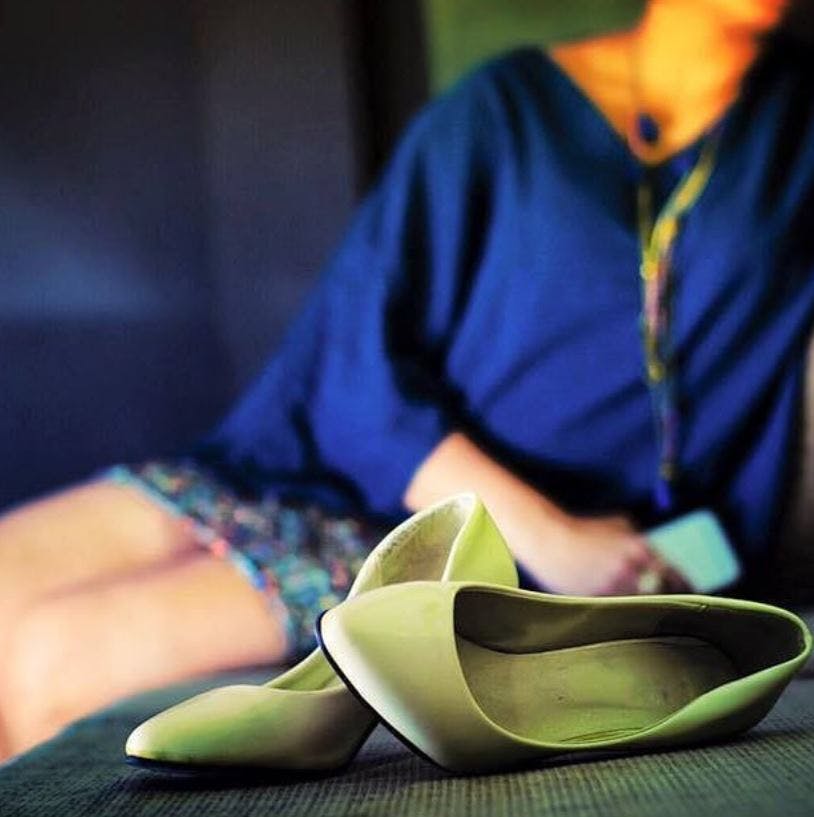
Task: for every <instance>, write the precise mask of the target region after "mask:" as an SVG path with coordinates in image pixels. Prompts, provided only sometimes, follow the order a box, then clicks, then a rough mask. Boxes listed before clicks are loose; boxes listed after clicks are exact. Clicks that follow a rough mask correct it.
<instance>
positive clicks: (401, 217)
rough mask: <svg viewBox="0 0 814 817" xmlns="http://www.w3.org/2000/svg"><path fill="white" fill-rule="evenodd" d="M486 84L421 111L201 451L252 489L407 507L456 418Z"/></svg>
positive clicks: (477, 80) (370, 507) (483, 162)
mask: <svg viewBox="0 0 814 817" xmlns="http://www.w3.org/2000/svg"><path fill="white" fill-rule="evenodd" d="M483 86H484V81H483V78H482V77H480V76H479V75H478V74H475V75H474V76H473V77H471V78H470V79H469V80H468V81H466V82H465V83H462V84H461V85H460V86H459V87H458V88H457V89H455V90H454V91H453V92H451V93H450V94H448V95H447V96H445V97H442V98H441V99H439V100H438V101H436V102H435V103H433V104H432V105H431V106H429V107H428V108H427V109H426V110H425V111H423V112H422V114H420V115H419V117H418V118H417V119H416V120H415V121H414V123H413V124H412V126H411V127H410V129H409V130H408V132H407V134H406V136H405V137H404V139H403V140H402V142H401V144H400V145H399V147H398V149H397V151H396V153H395V155H394V157H393V159H392V161H391V162H390V165H389V167H388V168H387V170H386V172H385V173H384V175H383V177H382V179H381V180H380V182H379V184H378V185H377V186H376V187H375V189H374V190H373V191H372V192H371V193H370V194H369V195H368V196H367V198H366V199H365V201H364V202H363V204H362V206H361V207H360V209H359V211H358V213H357V215H356V218H355V219H354V221H353V223H352V225H351V227H350V229H349V231H348V233H347V235H346V237H345V240H344V241H343V243H342V245H341V246H340V248H339V250H338V252H337V253H336V254H335V256H334V258H333V260H332V261H331V262H330V263H329V264H328V265H327V267H326V269H325V270H323V273H322V275H321V277H320V279H319V281H318V284H317V286H316V288H315V290H314V291H313V292H312V293H311V296H310V298H309V299H308V300H307V303H306V305H305V307H304V309H303V310H302V312H301V314H300V315H299V316H298V317H297V319H296V320H295V321H294V323H293V325H292V326H291V327H290V329H289V331H288V333H287V335H286V336H285V339H284V341H283V343H282V345H281V347H280V348H279V349H278V350H277V352H276V354H274V355H273V357H272V358H271V360H270V361H269V362H268V364H267V366H266V368H265V370H264V371H263V372H262V374H261V376H260V377H259V379H258V380H257V381H256V383H254V385H253V386H252V387H251V388H250V389H249V390H248V392H247V393H246V394H245V395H244V396H243V398H242V399H241V400H240V401H239V402H238V403H237V405H236V407H235V408H234V409H233V410H232V411H231V413H229V414H228V416H227V417H226V418H225V420H224V421H223V422H222V423H221V424H220V425H219V426H218V427H217V428H216V429H215V430H214V431H213V432H212V433H211V434H209V435H208V436H207V437H206V438H205V439H204V440H203V441H202V442H201V443H200V445H199V446H197V448H196V449H195V451H194V456H195V457H197V458H199V459H200V460H202V461H204V462H205V463H206V464H208V465H209V466H212V467H215V468H216V469H218V470H219V471H220V472H221V474H225V475H228V476H229V477H230V478H231V479H232V480H233V481H234V482H235V483H236V484H238V485H240V486H242V487H244V488H247V489H248V490H250V491H251V492H253V493H267V492H269V491H271V492H277V493H278V494H281V495H292V494H293V495H296V496H298V497H300V498H313V499H318V500H321V501H322V502H323V503H324V504H327V505H329V506H331V507H336V506H341V507H345V508H348V509H352V510H358V511H362V512H366V513H371V514H375V515H382V516H392V517H395V516H398V515H400V514H402V513H403V510H404V509H403V506H402V502H401V497H402V496H403V494H404V491H405V489H406V487H407V485H408V484H409V481H410V478H411V477H412V474H413V473H414V471H415V469H416V468H417V466H418V465H419V464H420V463H421V461H422V460H423V459H424V458H425V457H426V456H427V455H428V454H429V453H430V451H431V450H432V449H433V448H434V447H435V446H436V444H437V443H438V442H439V441H440V440H441V439H442V438H443V437H444V436H445V435H447V434H448V433H449V432H450V430H451V429H452V428H453V427H454V425H455V401H456V395H455V393H454V391H453V390H452V389H451V388H450V386H449V383H448V381H447V378H446V377H445V350H446V348H447V345H448V342H449V339H450V336H451V333H453V332H454V331H455V316H456V308H459V306H460V302H461V299H462V297H464V294H465V287H466V279H467V276H468V275H469V274H470V273H471V269H472V266H473V264H474V263H475V259H476V258H477V254H478V246H479V242H480V240H481V239H480V238H479V232H482V230H480V228H481V227H482V225H481V224H479V223H478V222H479V221H480V220H482V217H483V213H484V210H485V204H484V197H485V189H486V187H488V183H487V177H488V173H489V161H490V160H489V157H488V153H489V151H488V150H487V149H486V148H487V147H488V142H489V140H488V139H484V138H483V136H485V135H488V133H489V122H488V119H489V107H490V106H489V103H488V93H486V94H485V93H484V88H483ZM270 285H271V282H270Z"/></svg>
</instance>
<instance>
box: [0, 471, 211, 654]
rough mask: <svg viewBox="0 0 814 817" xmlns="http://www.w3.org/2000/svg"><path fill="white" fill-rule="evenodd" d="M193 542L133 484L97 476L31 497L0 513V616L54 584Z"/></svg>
mask: <svg viewBox="0 0 814 817" xmlns="http://www.w3.org/2000/svg"><path fill="white" fill-rule="evenodd" d="M195 547H196V546H195V543H194V541H193V538H192V532H191V529H190V527H189V525H187V524H185V523H184V522H183V520H182V519H181V518H179V517H175V516H173V515H172V514H170V513H169V512H168V511H166V510H164V509H163V508H162V507H161V506H160V505H158V504H157V503H155V502H152V501H150V500H149V499H147V498H146V497H145V496H144V495H142V494H141V492H140V491H138V490H137V489H134V488H128V487H125V486H121V485H116V484H115V483H112V482H104V481H101V482H95V483H89V484H87V485H81V486H78V487H75V488H70V489H68V490H66V491H63V492H61V493H58V494H54V495H53V496H49V497H46V498H44V499H40V500H37V501H35V502H31V503H29V504H27V505H24V506H22V507H20V508H18V509H16V510H14V511H12V512H10V513H8V514H6V515H4V516H0V622H7V621H9V620H11V619H13V618H14V617H16V616H17V615H18V614H19V613H20V612H21V611H22V610H24V609H25V608H26V607H28V606H29V605H30V604H32V603H33V602H35V601H37V600H38V599H40V598H42V597H43V596H46V595H49V594H51V593H54V592H56V591H57V590H61V589H64V588H67V587H70V586H72V585H75V584H79V583H82V582H87V581H91V580H97V579H101V578H110V577H113V576H115V575H117V574H119V573H122V572H128V571H132V570H134V569H137V568H143V567H149V566H152V565H156V564H159V563H161V562H163V561H166V560H168V559H172V558H175V557H177V556H178V555H179V554H182V553H188V552H190V551H192V550H194V549H195ZM0 627H2V624H0ZM2 650H3V633H2V630H1V629H0V653H1V652H2Z"/></svg>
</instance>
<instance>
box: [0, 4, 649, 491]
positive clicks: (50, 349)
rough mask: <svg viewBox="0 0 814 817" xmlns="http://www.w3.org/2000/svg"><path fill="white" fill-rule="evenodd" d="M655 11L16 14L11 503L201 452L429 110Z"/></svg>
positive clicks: (1, 75) (10, 179)
mask: <svg viewBox="0 0 814 817" xmlns="http://www.w3.org/2000/svg"><path fill="white" fill-rule="evenodd" d="M643 4H644V0H614V2H609V0H569V2H568V3H560V2H557V3H554V2H543V1H542V0H512V2H511V3H507V2H505V0H388V2H386V3H384V2H375V1H374V0H300V2H291V0H228V2H227V0H71V2H70V3H65V2H58V0H4V2H2V3H1V4H0V105H2V116H0V202H1V203H2V219H0V429H1V431H0V507H4V506H8V505H9V504H11V503H14V502H17V501H19V500H21V499H23V498H26V497H29V496H31V495H32V494H35V493H38V492H41V491H45V490H49V489H51V488H54V487H57V486H59V485H62V484H65V483H66V482H69V481H71V480H76V479H80V478H82V477H85V476H87V475H88V474H90V473H92V472H93V471H94V470H95V469H98V468H100V467H103V466H106V465H108V464H111V463H114V462H120V461H136V460H139V459H141V458H145V457H152V456H163V455H168V454H172V453H173V452H175V451H179V450H181V449H183V448H184V447H185V446H187V445H189V444H190V443H191V442H192V441H194V440H195V439H196V438H197V437H198V436H200V434H202V433H203V432H204V431H206V430H207V429H208V428H209V427H210V426H211V425H212V423H213V422H214V421H215V420H216V419H217V418H218V417H219V416H220V415H221V414H222V412H223V411H224V410H225V409H226V407H227V406H228V405H229V404H230V402H231V401H232V400H233V399H234V397H235V396H236V395H237V394H238V393H239V392H240V390H241V389H242V388H244V387H245V386H246V384H247V383H248V382H249V381H250V380H251V379H252V378H253V377H254V376H255V375H256V374H257V372H258V371H259V369H260V368H261V367H262V364H263V361H264V360H265V359H266V357H267V356H268V354H269V353H270V351H271V350H273V348H274V346H275V345H276V343H277V342H278V341H279V339H280V336H281V334H282V332H283V331H284V329H285V327H286V325H287V324H288V322H289V320H290V318H291V316H292V314H293V313H295V312H296V309H297V307H298V305H299V303H300V301H301V299H302V297H303V295H304V293H305V292H306V291H307V289H308V288H309V287H310V286H311V284H312V283H313V281H314V279H315V277H316V276H317V274H318V273H319V270H320V268H321V265H322V264H323V262H324V261H325V260H326V258H327V257H328V255H329V254H330V251H331V249H332V247H333V246H334V245H335V243H336V242H337V240H338V238H339V237H340V235H341V232H342V230H343V228H344V226H345V225H346V224H347V222H348V219H349V216H350V214H351V212H352V210H353V207H354V205H355V203H356V202H357V201H358V199H359V198H360V197H361V195H363V193H364V191H365V190H366V189H367V188H368V187H369V185H370V184H371V182H372V180H374V179H375V177H376V175H377V173H378V171H379V170H380V168H381V166H382V163H383V162H384V161H385V160H386V157H387V156H388V154H389V152H390V150H391V148H392V146H393V143H394V140H395V139H396V137H397V135H398V133H399V132H400V131H401V129H402V128H403V126H404V124H405V122H406V121H407V120H408V119H409V117H410V116H411V115H412V114H413V112H414V111H415V110H416V109H417V108H418V107H420V106H421V105H422V104H423V103H424V102H425V101H426V100H427V99H428V98H429V97H430V96H431V95H432V94H433V93H438V92H440V91H441V90H443V89H444V88H445V87H446V86H448V85H449V84H450V83H451V82H454V81H455V79H456V78H457V77H458V76H459V75H460V74H461V73H462V72H463V71H465V70H466V69H467V68H469V67H470V66H471V65H472V64H473V63H476V62H478V61H479V60H481V59H484V58H485V57H487V56H489V55H490V54H492V53H494V52H497V51H500V50H502V49H505V48H509V47H512V46H515V45H519V44H524V43H532V44H538V45H541V44H545V43H546V42H550V41H553V40H558V39H567V38H571V37H577V36H584V35H587V34H591V33H596V32H599V31H603V30H609V29H613V28H622V27H625V26H628V25H630V24H632V23H634V22H635V20H636V19H637V17H638V15H639V14H640V13H641V11H642V8H643ZM554 12H556V15H555V14H554Z"/></svg>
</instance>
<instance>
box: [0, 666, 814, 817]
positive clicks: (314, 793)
mask: <svg viewBox="0 0 814 817" xmlns="http://www.w3.org/2000/svg"><path fill="white" fill-rule="evenodd" d="M266 675H267V673H265V674H263V675H257V674H254V675H249V676H241V677H240V680H248V681H249V682H257V681H259V680H261V679H262V678H264V677H266ZM234 680H235V678H234V676H232V677H223V678H220V679H218V682H219V683H224V682H234ZM211 685H212V682H209V683H202V684H199V685H195V686H194V687H193V686H189V685H188V686H185V687H183V688H175V689H173V690H170V691H161V692H157V693H150V694H148V695H143V696H140V697H138V698H134V699H131V700H129V701H126V702H124V703H122V704H119V705H117V706H115V707H113V708H112V709H109V710H107V711H105V712H103V713H100V714H98V715H96V716H94V717H91V718H87V719H85V720H83V721H80V722H79V723H77V724H75V725H74V726H72V727H71V728H69V729H68V730H67V731H65V732H64V733H63V734H61V735H60V736H59V737H57V738H55V739H54V740H52V741H51V742H49V743H47V744H44V745H43V746H41V747H39V748H38V749H36V750H34V751H33V752H30V753H29V754H27V755H25V756H23V757H21V758H19V759H17V760H16V761H14V762H13V763H11V764H9V765H7V766H5V767H3V768H2V769H0V815H1V816H2V817H57V816H58V817H80V816H81V815H89V817H108V815H110V817H113V815H115V817H121V816H122V815H126V816H127V817H139V816H140V815H145V816H146V815H149V817H186V816H187V815H189V817H199V815H207V817H208V816H210V815H211V816H213V817H219V816H220V815H224V817H226V815H228V817H244V816H245V817H254V815H257V816H258V817H260V816H261V815H262V817H271V815H274V817H317V815H319V817H343V815H365V817H373V815H382V817H385V816H386V817H408V815H409V817H438V815H449V816H450V817H481V816H482V817H504V816H505V817H509V816H510V815H511V817H516V816H517V815H542V814H546V815H549V814H550V815H574V817H577V815H578V816H579V817H593V815H596V817H614V815H619V817H639V815H648V817H649V816H650V815H660V817H679V815H680V816H681V817H684V815H692V817H722V815H724V816H725V817H729V815H737V817H752V816H753V815H754V817H758V816H759V817H770V816H771V815H778V817H780V816H781V815H782V817H798V816H799V817H810V815H811V814H812V813H814V672H812V671H810V670H809V671H808V672H807V673H805V674H804V675H803V676H802V677H800V678H799V679H798V680H796V681H794V683H793V684H792V685H791V687H790V688H789V689H788V690H787V691H786V692H785V693H784V695H783V696H782V698H781V699H780V701H779V702H778V704H777V706H776V707H775V709H774V710H773V711H772V713H771V714H770V715H769V717H768V718H767V719H766V720H765V721H764V722H763V723H762V724H760V725H759V726H758V727H757V728H756V729H754V730H753V731H752V732H750V733H749V734H748V735H746V736H744V737H742V738H740V739H738V740H735V741H733V742H729V743H725V744H719V745H714V746H705V747H699V748H692V749H683V750H675V751H669V752H661V753H658V754H647V755H639V756H617V757H613V758H609V757H607V758H602V759H596V758H591V759H587V760H585V759H583V760H580V761H574V760H571V761H568V762H563V761H557V762H552V763H548V764H546V765H545V766H541V767H539V768H536V769H533V770H529V771H521V772H514V773H511V774H499V775H485V776H481V777H469V778H467V777H453V776H451V775H448V774H446V773H444V772H442V771H440V770H438V769H436V768H435V767H434V766H432V765H430V764H429V763H427V762H426V761H424V760H421V759H420V758H418V757H415V756H414V755H412V754H411V753H410V752H409V750H407V749H406V748H404V747H403V746H402V745H401V744H400V743H398V742H397V741H396V740H395V739H394V738H392V737H391V736H390V735H389V734H388V733H387V732H385V731H384V730H383V729H381V728H380V729H378V730H377V731H376V732H374V734H373V736H372V737H371V739H370V740H369V741H368V743H367V745H366V746H365V748H364V749H363V750H362V752H361V754H360V755H359V757H358V758H357V759H356V760H355V761H354V763H353V764H352V765H351V766H350V767H349V768H348V769H346V770H344V771H342V772H339V773H336V774H331V775H327V776H320V777H295V776H292V775H285V776H276V777H275V776H272V775H267V776H266V775H262V776H260V777H259V778H257V779H251V780H217V779H212V778H197V779H185V778H162V777H159V776H156V775H154V774H150V773H148V772H145V771H142V770H139V769H134V768H132V767H129V766H127V765H125V763H124V760H123V757H122V746H123V742H124V739H125V737H126V736H127V734H128V732H129V731H130V729H132V728H133V727H134V726H135V725H136V724H137V723H138V722H139V721H141V720H143V719H144V718H145V717H146V716H148V715H150V714H152V713H153V712H155V711H157V710H159V709H161V708H163V707H164V706H167V705H169V704H170V703H173V702H174V701H176V700H180V699H182V698H184V697H186V696H187V695H189V694H191V693H193V692H195V691H198V689H199V688H201V687H208V686H211Z"/></svg>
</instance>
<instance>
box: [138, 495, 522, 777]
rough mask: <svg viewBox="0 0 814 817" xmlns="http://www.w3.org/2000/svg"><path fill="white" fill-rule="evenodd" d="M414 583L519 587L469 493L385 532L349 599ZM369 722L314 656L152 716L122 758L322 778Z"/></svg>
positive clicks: (167, 766)
mask: <svg viewBox="0 0 814 817" xmlns="http://www.w3.org/2000/svg"><path fill="white" fill-rule="evenodd" d="M417 579H440V580H441V581H446V580H452V579H474V580H484V581H490V582H495V583H498V584H507V585H512V586H516V585H517V571H516V568H515V565H514V561H513V559H512V556H511V554H510V553H509V550H508V548H507V547H506V543H505V542H504V540H503V537H502V536H501V535H500V533H499V532H498V530H497V528H496V527H495V524H494V522H493V521H492V519H491V517H490V516H489V514H488V512H487V511H486V509H485V508H484V506H483V504H482V503H481V501H480V500H479V499H478V498H477V497H476V496H475V495H474V494H461V495H458V496H455V497H452V498H451V499H448V500H446V501H444V502H440V503H438V504H436V505H434V506H432V507H430V508H427V509H426V510H424V511H421V512H419V513H417V514H415V515H414V516H412V517H410V518H409V519H407V520H406V521H405V522H403V523H402V524H400V525H399V526H398V527H396V528H395V529H394V530H393V531H391V532H390V533H389V534H388V535H387V536H386V537H385V538H384V539H383V540H382V541H381V542H380V543H379V544H378V545H377V546H376V547H375V548H374V549H373V551H371V553H370V555H369V556H368V557H367V559H366V560H365V562H364V564H363V565H362V568H361V570H360V571H359V575H358V576H357V578H356V580H355V581H354V583H353V586H352V587H351V589H350V591H349V594H348V597H349V598H350V597H354V596H358V595H360V594H364V593H366V592H367V591H370V590H372V589H374V588H378V587H382V586H384V585H388V584H392V583H394V582H403V581H413V580H417ZM375 724H376V718H375V716H374V715H373V714H372V713H371V712H370V710H369V709H368V708H367V707H366V706H363V705H362V704H360V703H359V702H358V701H357V700H356V698H355V697H354V696H353V695H352V694H351V693H350V692H349V691H348V689H347V688H346V687H345V685H344V684H343V683H342V681H340V680H339V678H338V677H337V676H336V674H335V673H334V671H333V669H332V668H331V667H330V665H329V664H328V663H327V661H326V660H325V658H324V656H323V655H322V652H321V651H320V650H319V649H316V650H315V651H314V652H312V653H311V654H310V655H309V656H308V657H307V658H305V659H304V660H303V661H301V662H300V663H299V664H297V665H296V666H295V667H293V668H292V669H290V670H289V671H288V672H286V673H284V674H283V675H281V676H279V677H278V678H275V679H274V680H272V681H270V682H269V683H267V684H264V685H261V686H250V685H241V686H226V687H221V688H219V689H214V690H211V691H210V692H205V693H203V694H202V695H197V696H195V697H193V698H190V699H189V700H187V701H184V702H183V703H180V704H178V705H177V706H174V707H172V708H170V709H167V710H165V711H164V712H161V713H159V714H158V715H156V716H155V717H153V718H151V719H150V720H148V721H146V722H145V723H143V724H141V726H139V727H138V728H137V729H136V730H135V731H134V732H133V733H132V734H131V735H130V737H129V738H128V740H127V745H126V747H125V753H126V755H127V759H128V761H129V762H131V763H135V764H137V765H142V766H146V767H149V768H152V769H156V770H165V771H175V772H186V773H194V772H196V771H206V772H210V771H212V770H213V769H214V768H220V769H222V770H230V769H232V770H233V769H236V768H237V769H252V768H255V769H257V768H265V769H279V770H286V771H291V770H307V771H319V770H327V769H334V768H337V767H340V766H342V765H344V764H346V763H347V762H349V761H350V760H351V758H352V757H353V756H354V754H356V752H357V751H358V749H359V748H360V746H361V745H362V743H364V741H365V738H366V737H367V736H368V734H369V733H370V731H371V730H372V729H373V727H374V726H375Z"/></svg>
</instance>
